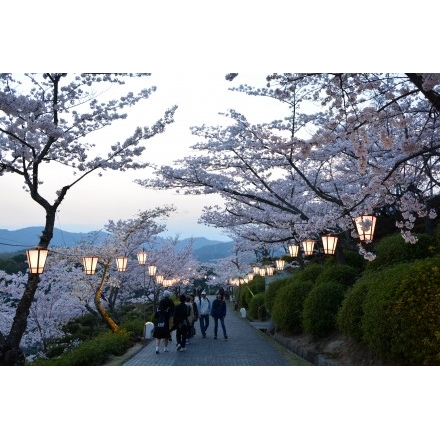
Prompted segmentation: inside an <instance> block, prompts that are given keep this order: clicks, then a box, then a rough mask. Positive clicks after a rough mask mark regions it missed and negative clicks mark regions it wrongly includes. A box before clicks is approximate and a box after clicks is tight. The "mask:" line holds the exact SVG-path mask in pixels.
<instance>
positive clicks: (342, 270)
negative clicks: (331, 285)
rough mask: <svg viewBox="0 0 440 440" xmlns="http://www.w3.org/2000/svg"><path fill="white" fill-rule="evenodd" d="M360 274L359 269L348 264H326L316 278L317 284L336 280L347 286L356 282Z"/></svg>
mask: <svg viewBox="0 0 440 440" xmlns="http://www.w3.org/2000/svg"><path fill="white" fill-rule="evenodd" d="M359 274H360V271H359V269H355V268H354V267H351V266H347V265H334V266H326V267H325V268H324V270H323V271H322V272H321V273H320V274H319V275H318V277H317V278H316V284H319V283H327V282H329V281H336V282H338V283H340V284H342V285H343V286H345V287H350V286H352V285H353V284H354V283H355V282H356V279H357V278H358V277H359Z"/></svg>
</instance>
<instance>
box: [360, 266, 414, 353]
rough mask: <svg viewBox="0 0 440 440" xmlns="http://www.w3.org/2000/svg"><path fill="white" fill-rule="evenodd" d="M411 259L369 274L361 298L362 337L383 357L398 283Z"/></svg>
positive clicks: (387, 349) (391, 328) (389, 341)
mask: <svg viewBox="0 0 440 440" xmlns="http://www.w3.org/2000/svg"><path fill="white" fill-rule="evenodd" d="M410 267H411V263H401V264H398V265H396V266H392V267H389V268H385V269H383V270H382V271H380V272H379V273H375V274H371V277H369V280H370V284H369V287H368V294H367V295H366V297H365V300H364V302H363V306H362V307H363V312H364V316H363V318H362V333H363V340H364V342H366V344H367V345H368V346H369V347H370V348H371V349H372V350H374V351H376V352H378V353H379V354H380V355H382V356H383V357H384V358H389V357H390V353H391V351H392V350H391V347H392V344H393V342H392V340H393V334H394V332H395V328H394V323H393V319H392V314H393V306H394V304H395V302H396V300H397V290H398V287H399V284H400V283H401V282H402V280H403V279H404V278H405V275H406V274H407V273H408V272H409V269H410Z"/></svg>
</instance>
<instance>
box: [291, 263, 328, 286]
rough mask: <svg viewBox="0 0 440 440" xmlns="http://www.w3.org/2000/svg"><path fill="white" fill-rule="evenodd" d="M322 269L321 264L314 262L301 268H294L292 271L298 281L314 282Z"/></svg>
mask: <svg viewBox="0 0 440 440" xmlns="http://www.w3.org/2000/svg"><path fill="white" fill-rule="evenodd" d="M323 270H324V267H323V266H321V265H319V264H315V263H309V264H307V265H306V266H305V268H304V269H303V270H300V269H298V270H296V271H295V272H294V276H295V278H296V279H297V280H298V281H311V282H312V283H314V282H315V281H316V278H318V276H319V275H320V274H321V272H322V271H323Z"/></svg>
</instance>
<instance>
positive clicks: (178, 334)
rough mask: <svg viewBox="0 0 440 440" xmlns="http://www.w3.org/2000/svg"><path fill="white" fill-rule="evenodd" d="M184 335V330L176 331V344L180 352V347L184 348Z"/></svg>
mask: <svg viewBox="0 0 440 440" xmlns="http://www.w3.org/2000/svg"><path fill="white" fill-rule="evenodd" d="M182 335H183V331H182V329H180V328H178V329H177V330H176V342H177V349H178V350H180V347H181V346H182Z"/></svg>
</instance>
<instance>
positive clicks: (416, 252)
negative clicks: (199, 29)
mask: <svg viewBox="0 0 440 440" xmlns="http://www.w3.org/2000/svg"><path fill="white" fill-rule="evenodd" d="M414 236H415V237H417V238H418V241H417V243H415V244H410V243H405V241H404V240H403V238H402V236H401V235H400V234H393V235H390V236H388V237H384V238H383V239H382V240H380V241H379V242H378V243H377V245H376V246H375V253H376V258H375V259H374V260H373V261H370V262H368V264H367V266H366V269H367V270H369V271H371V270H377V269H381V268H383V267H385V266H387V267H389V266H392V265H395V264H398V263H404V262H409V261H414V260H418V259H423V258H426V257H428V256H432V255H433V254H434V252H435V249H436V247H435V246H434V245H433V244H432V243H433V238H432V237H431V236H430V235H428V234H414Z"/></svg>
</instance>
